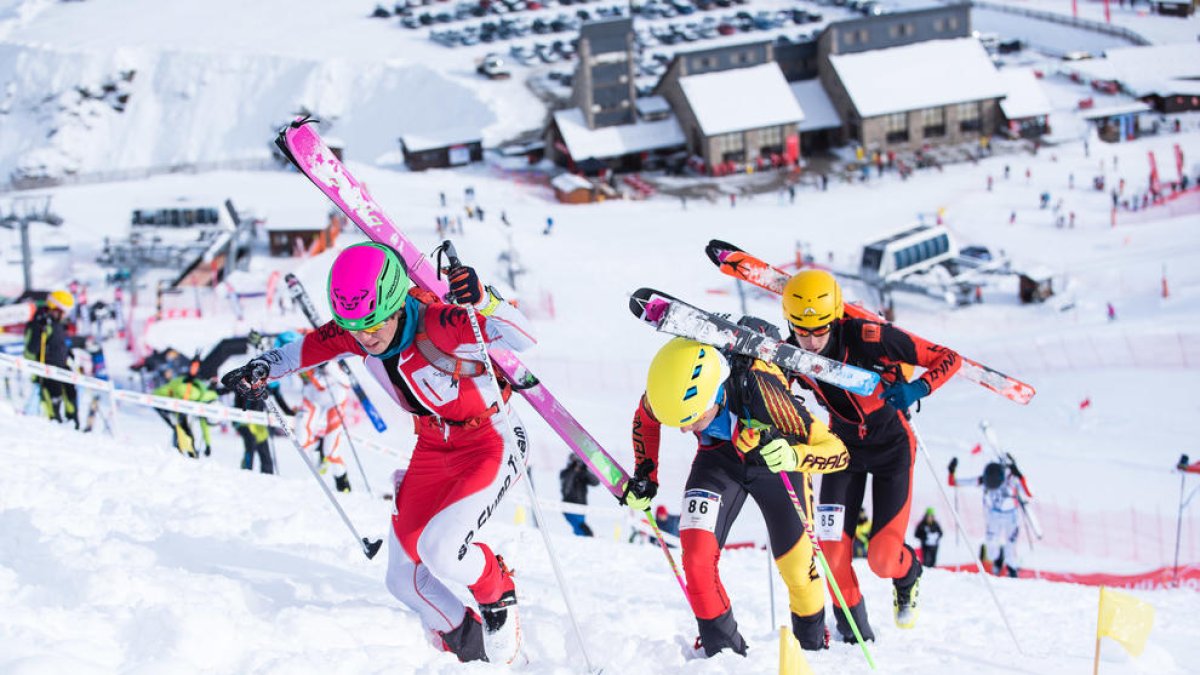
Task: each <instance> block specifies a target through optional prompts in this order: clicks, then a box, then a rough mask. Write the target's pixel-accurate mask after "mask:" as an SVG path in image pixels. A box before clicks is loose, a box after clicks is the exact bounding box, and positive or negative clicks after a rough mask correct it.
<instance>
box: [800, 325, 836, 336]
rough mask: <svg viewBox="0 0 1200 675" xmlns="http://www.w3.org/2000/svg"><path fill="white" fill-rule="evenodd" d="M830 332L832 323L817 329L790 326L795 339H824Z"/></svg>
mask: <svg viewBox="0 0 1200 675" xmlns="http://www.w3.org/2000/svg"><path fill="white" fill-rule="evenodd" d="M831 330H833V324H832V323H827V324H825V325H824V326H818V327H817V328H802V327H800V326H797V325H795V324H792V332H793V333H795V334H796V336H797V337H824V336H826V335H829V331H831Z"/></svg>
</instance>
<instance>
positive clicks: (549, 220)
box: [542, 216, 554, 236]
mask: <svg viewBox="0 0 1200 675" xmlns="http://www.w3.org/2000/svg"><path fill="white" fill-rule="evenodd" d="M553 229H554V219H553V218H551V217H550V216H546V229H544V230H542V234H544V235H547V236H549V234H550V231H551V230H553Z"/></svg>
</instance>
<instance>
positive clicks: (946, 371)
mask: <svg viewBox="0 0 1200 675" xmlns="http://www.w3.org/2000/svg"><path fill="white" fill-rule="evenodd" d="M880 330H881V332H882V334H883V340H882V342H883V348H884V350H885V352H886V353H887V356H888V357H889V358H891V359H893V360H895V361H899V362H902V363H910V364H913V365H918V366H921V367H923V368H925V372H924V373H921V378H920V379H922V380H924V381H925V384H926V385H928V386H929V391H930V392H934V391H937V389H938V388H939V387H941V386H942V385H943V384H945V383H946V381H947V380H949V379H950V378H951V377H953V376H954V373H956V372H958V369H959V367H961V366H962V358H961V357H959V355H958V352H956V351H954V350H953V349H949V348H947V347H943V346H942V345H939V344H935V343H933V342H930V341H929V340H926V339H925V338H922V337H917V336H916V335H913V334H912V333H909V332H908V331H906V330H903V329H901V328H897V327H896V326H894V325H892V324H883V325H881V326H880Z"/></svg>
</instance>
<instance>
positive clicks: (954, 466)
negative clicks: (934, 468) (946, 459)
mask: <svg viewBox="0 0 1200 675" xmlns="http://www.w3.org/2000/svg"><path fill="white" fill-rule="evenodd" d="M946 468H947V469H950V473H954V470H955V469H957V468H958V458H957V457H952V458H951V459H950V466H948V467H946Z"/></svg>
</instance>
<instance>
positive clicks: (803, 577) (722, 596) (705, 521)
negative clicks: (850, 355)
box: [633, 357, 849, 655]
mask: <svg viewBox="0 0 1200 675" xmlns="http://www.w3.org/2000/svg"><path fill="white" fill-rule="evenodd" d="M731 366H732V372H731V375H730V376H729V379H728V380H726V382H725V384H724V385H723V389H722V392H721V393H720V395H719V398H718V405H719V412H718V413H717V416H716V418H715V419H714V420H713V421H712V423H711V424H709V426H708V427H707V428H705V429H704V431H702V432H700V433H698V434H696V435H697V438H698V441H699V451H698V452H697V453H696V456H695V458H694V459H693V460H692V468H691V472H690V474H689V475H688V479H687V484H686V485H685V488H684V499H683V509H682V511H681V515H680V532H679V538H680V541H681V544H682V547H683V568H684V573H685V575H686V576H687V591H688V599H689V601H690V603H691V606H692V611H693V612H694V613H695V615H696V619H697V622H698V623H699V627H700V638H701V643H702V644H703V646H704V649H705V651H706V652H707V653H708V654H709V655H712V654H715V653H716V652H718V651H720V650H721V649H723V648H730V649H733V650H734V651H737V652H744V651H745V643H744V641H743V640H742V638H741V636H740V634H739V633H738V631H737V623H736V622H735V621H734V620H733V613H732V609H731V605H730V601H729V596H728V595H727V594H726V592H725V588H724V586H723V585H722V584H721V578H720V575H719V573H718V568H717V567H718V565H717V564H718V561H719V559H720V556H721V548H722V547H723V546H724V545H725V539H726V537H727V536H728V534H729V529H730V527H731V526H732V525H733V522H734V520H735V519H736V518H737V516H738V513H739V512H740V511H741V509H742V506H743V504H744V503H745V501H746V497H747V496H750V497H751V498H753V499H754V501H755V502H756V503H757V504H758V507H759V510H760V511H762V514H763V518H764V519H765V521H766V527H767V535H768V537H769V539H770V542H771V552H772V554H773V555H774V557H775V563H776V565H777V566H778V567H779V571H780V573H781V575H782V576H783V580H784V583H785V584H786V585H787V587H788V597H789V604H790V607H791V611H792V615H793V628H794V630H795V631H796V633H797V638H798V639H799V640H800V642H801V645H802V646H805V647H806V648H809V649H817V648H820V647H821V646H823V644H824V607H825V596H824V588H823V587H822V586H821V582H820V580H819V578H818V576H817V573H816V565H815V562H814V558H813V549H812V542H811V541H809V539H808V538H807V537H805V536H804V526H803V525H802V523H801V521H800V518H799V517H798V516H797V515H796V511H795V507H794V506H793V504H792V502H791V498H790V496H789V495H788V493H787V490H786V488H785V487H784V485H783V481H782V480H781V479H780V477H779V476H777V475H775V474H774V473H772V472H771V471H770V470H769V469H768V468H767V467H766V465H765V463H764V462H763V460H762V458H761V457H760V456H759V454H758V452H757V450H758V449H759V448H760V447H761V446H763V445H765V444H766V443H767V442H769V441H771V440H774V439H776V438H781V437H782V438H784V439H785V440H787V441H788V443H789V444H791V446H792V447H793V448H794V449H795V450H796V454H797V457H798V459H799V464H798V467H799V468H798V470H797V471H796V472H793V473H790V474H789V476H790V479H791V481H792V485H793V486H794V487H795V488H796V490H798V491H800V492H801V494H799V495H798V496H799V498H800V500H801V503H802V504H803V506H804V508H805V510H806V517H809V516H810V515H811V513H812V503H811V502H812V479H811V477H810V475H811V474H812V473H828V472H832V471H840V470H842V469H843V468H845V467H846V465H847V463H848V462H849V455H848V454H847V453H846V448H845V446H844V445H843V444H842V442H841V441H840V440H839V439H838V438H837V437H836V436H834V435H833V434H832V433H830V431H829V428H828V427H827V426H826V425H825V423H824V422H822V421H820V420H817V419H813V417H812V415H810V414H809V412H808V410H806V409H805V408H804V404H803V402H802V401H801V400H800V399H798V398H797V397H795V396H793V395H792V394H791V392H790V391H789V390H788V382H787V378H786V377H784V375H783V373H782V372H781V371H780V370H779V368H778V367H777V366H775V365H773V364H769V363H765V362H762V361H757V360H752V359H747V358H745V357H741V358H735V359H733V361H732V363H731ZM660 438H661V425H660V424H659V422H658V421H657V420H656V419H655V418H654V416H653V414H652V413H651V411H650V410H649V406H648V405H647V403H646V400H645V397H643V398H642V400H641V402H640V403H639V405H638V408H637V412H636V414H635V415H634V419H633V446H634V453H635V456H636V460H637V464H638V466H639V468H643V470H644V469H645V468H648V467H653V468H654V470H653V471H651V472H650V474H649V477H650V478H651V480H654V481H655V482H657V467H658V455H659V441H660Z"/></svg>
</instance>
